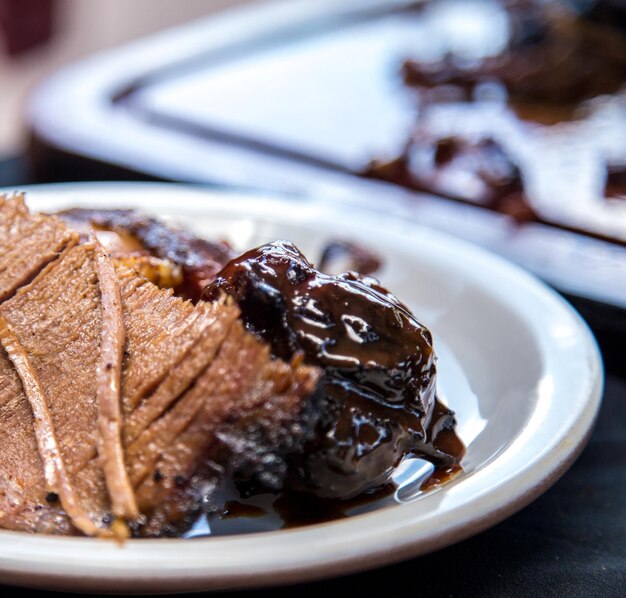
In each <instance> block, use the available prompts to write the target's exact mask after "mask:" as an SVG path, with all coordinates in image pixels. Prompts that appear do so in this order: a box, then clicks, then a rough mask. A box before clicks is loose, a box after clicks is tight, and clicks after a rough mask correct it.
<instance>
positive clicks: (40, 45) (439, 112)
mask: <svg viewBox="0 0 626 598" xmlns="http://www.w3.org/2000/svg"><path fill="white" fill-rule="evenodd" d="M0 81H1V82H2V93H1V94H0V119H1V121H0V122H1V126H0V184H2V185H5V186H13V187H16V186H20V185H24V184H28V183H46V182H67V181H69V182H71V181H87V180H92V181H94V180H95V181H99V180H159V181H174V182H191V183H200V184H206V185H210V186H213V187H226V188H245V189H249V190H251V191H258V190H261V191H265V192H267V191H269V192H272V193H279V194H288V195H291V196H294V197H297V196H307V195H308V196H324V197H326V198H329V199H332V200H334V201H338V202H339V201H341V202H348V203H355V204H358V205H360V206H364V207H367V208H368V209H371V210H381V211H385V212H393V213H397V214H398V215H399V216H401V217H403V218H409V219H411V220H414V221H415V222H420V223H423V224H426V225H428V226H432V227H434V228H437V229H439V230H443V231H445V232H448V233H451V234H453V235H457V236H460V237H463V238H465V239H467V240H469V241H472V242H474V243H477V244H479V245H482V246H483V247H486V248H487V249H490V250H492V251H495V252H497V253H499V254H501V255H504V256H505V257H508V258H509V259H511V260H513V261H515V262H517V263H519V264H521V265H522V266H523V267H525V268H527V269H529V270H531V271H532V272H534V273H535V274H537V275H538V276H540V277H541V278H543V279H544V280H546V281H547V282H548V283H550V284H551V285H553V286H554V287H555V288H557V289H558V290H560V291H562V292H563V293H565V294H567V295H568V296H569V297H573V298H574V300H576V301H578V303H577V305H578V306H579V308H580V309H581V310H583V312H584V313H585V314H587V315H589V317H590V318H592V317H594V316H593V314H595V313H596V312H597V311H598V306H601V307H600V308H599V309H600V311H602V310H604V309H605V308H610V309H615V310H618V312H620V313H621V312H623V311H624V310H626V3H625V2H623V1H622V0H431V1H428V0H343V1H342V2H336V1H334V0H316V1H313V0H272V1H267V0H187V1H185V2H183V3H176V4H173V3H171V2H168V1H166V0H134V1H133V2H122V1H121V0H109V1H107V2H106V3H103V2H99V3H95V2H84V1H81V0H0ZM605 328H607V330H608V333H609V334H614V333H615V330H616V329H617V330H618V332H619V334H626V324H624V320H621V319H620V320H619V321H618V322H617V323H615V322H611V324H610V325H608V326H605Z"/></svg>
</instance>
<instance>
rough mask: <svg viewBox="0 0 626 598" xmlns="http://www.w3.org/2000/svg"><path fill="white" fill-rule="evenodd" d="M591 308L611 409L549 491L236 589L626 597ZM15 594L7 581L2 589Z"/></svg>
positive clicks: (619, 420) (623, 493)
mask: <svg viewBox="0 0 626 598" xmlns="http://www.w3.org/2000/svg"><path fill="white" fill-rule="evenodd" d="M30 182H32V181H31V180H30V176H29V172H28V167H27V164H26V163H25V162H24V161H23V160H22V159H21V158H20V157H15V158H11V159H7V160H4V161H0V186H16V187H17V186H20V185H25V184H28V183H30ZM582 307H583V308H584V309H583V315H585V316H586V317H587V320H588V321H589V322H590V324H591V326H592V328H593V329H594V332H596V334H597V335H598V339H599V341H600V345H601V348H602V351H603V354H604V357H605V362H606V364H607V371H606V386H605V391H604V396H603V403H602V408H601V411H600V415H599V418H598V422H597V425H596V427H595V430H594V432H593V434H592V436H591V439H590V441H589V444H588V446H587V448H586V449H585V450H584V452H583V453H582V455H581V456H580V457H579V459H578V460H577V461H576V463H575V464H574V466H573V467H572V468H571V469H570V470H569V471H568V472H567V473H566V474H565V475H564V476H563V477H562V478H561V479H560V480H559V481H558V482H557V483H556V484H555V485H554V486H553V487H552V488H551V489H550V490H548V491H547V492H546V493H545V494H544V495H543V496H541V497H540V498H539V499H537V500H536V501H535V502H533V503H532V504H531V505H530V506H528V507H526V508H525V509H523V510H522V511H520V512H519V513H517V514H516V515H514V516H513V517H510V518H509V519H508V520H506V521H504V522H503V523H501V524H499V525H497V526H495V527H493V528H491V529H489V530H487V531H486V532H483V533H482V534H479V535H478V536H475V537H473V538H470V539H469V540H465V541H463V542H461V543H459V544H456V545H454V546H450V547H449V548H446V549H444V550H440V551H438V552H436V553H433V554H430V555H426V556H422V557H419V558H416V559H413V560H409V561H406V562H403V563H400V564H397V565H393V566H389V567H385V568H381V569H377V570H373V571H369V572H366V573H360V574H356V575H349V576H345V577H341V578H337V579H331V580H326V581H320V582H315V583H307V584H303V585H302V586H288V587H282V588H272V589H267V590H259V591H254V592H252V591H249V592H234V593H229V595H231V596H238V595H242V596H243V595H255V596H259V597H260V596H264V595H265V596H270V595H271V596H272V597H273V598H279V597H280V596H287V595H292V594H296V593H301V592H304V591H306V592H311V593H312V594H313V593H314V594H315V595H339V596H342V595H343V596H358V595H362V596H375V595H377V596H385V597H388V598H391V597H395V596H409V595H419V596H427V597H433V598H434V597H439V596H441V597H457V596H458V597H465V596H480V597H485V598H489V597H507V596H531V597H565V596H568V597H569V596H581V597H594V596H598V597H602V598H611V597H619V596H626V361H624V357H623V355H624V351H623V349H624V348H626V346H625V345H624V343H623V337H621V336H617V337H616V336H615V335H612V334H611V330H610V329H611V321H610V320H609V321H607V320H606V319H605V318H602V319H600V320H598V321H599V322H601V326H600V327H599V328H598V327H597V326H596V323H597V322H596V319H595V318H594V312H593V306H592V305H591V306H590V305H584V306H582ZM618 324H619V323H616V326H618ZM11 590H16V589H14V588H9V587H0V593H2V595H5V593H7V594H8V592H9V591H11ZM23 591H24V592H25V591H26V590H23ZM33 594H34V595H44V594H45V595H50V596H54V595H55V593H52V592H39V591H37V592H33Z"/></svg>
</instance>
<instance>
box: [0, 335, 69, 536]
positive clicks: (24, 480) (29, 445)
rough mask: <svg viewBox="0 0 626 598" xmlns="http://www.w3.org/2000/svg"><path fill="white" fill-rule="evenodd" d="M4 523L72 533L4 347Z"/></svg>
mask: <svg viewBox="0 0 626 598" xmlns="http://www.w3.org/2000/svg"><path fill="white" fill-rule="evenodd" d="M0 434H2V438H4V439H5V441H4V442H3V443H2V450H1V451H0V472H2V475H0V527H2V528H4V529H10V530H22V531H29V532H37V531H39V532H44V533H57V534H58V533H69V532H70V530H71V524H70V521H69V518H68V517H67V515H66V514H65V512H64V511H63V509H62V508H61V505H60V503H59V502H58V501H57V500H56V495H54V494H51V493H50V491H49V488H48V486H47V484H46V480H45V477H44V467H43V462H42V460H41V457H40V455H39V450H38V446H37V439H36V437H35V432H34V421H33V412H32V409H31V407H30V404H29V401H28V398H27V397H26V394H25V393H24V391H23V388H22V383H21V381H20V378H19V376H18V374H17V372H16V371H15V368H14V367H13V365H12V363H11V362H10V361H9V358H8V356H7V354H6V352H5V351H4V349H3V348H2V347H0Z"/></svg>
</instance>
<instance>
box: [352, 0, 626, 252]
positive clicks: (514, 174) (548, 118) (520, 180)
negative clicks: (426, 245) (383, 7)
mask: <svg viewBox="0 0 626 598" xmlns="http://www.w3.org/2000/svg"><path fill="white" fill-rule="evenodd" d="M472 6H473V7H474V8H482V9H483V10H481V11H478V12H479V13H480V14H483V13H484V14H483V21H484V22H483V21H481V23H482V24H483V25H484V26H485V27H486V25H485V23H487V24H489V23H491V24H492V25H493V26H492V27H489V28H488V29H485V30H484V35H485V36H486V37H490V36H491V37H493V39H492V40H491V41H492V42H493V43H491V45H490V44H484V45H485V48H487V47H490V48H491V50H486V49H485V48H482V46H481V48H482V49H481V51H484V53H483V54H480V52H478V50H475V51H476V52H478V54H480V55H474V54H472V52H471V51H470V50H468V49H467V46H468V44H469V42H467V43H466V44H465V45H464V43H462V41H463V40H461V42H459V43H457V42H458V40H455V39H447V38H446V37H445V35H443V37H441V36H440V37H438V35H437V34H436V33H435V34H433V39H432V40H431V45H432V46H433V47H434V48H435V51H434V52H433V53H432V55H430V54H428V53H426V54H425V55H415V56H411V55H409V56H406V58H405V59H404V61H402V63H398V64H397V65H396V66H397V69H398V71H400V72H401V77H402V80H403V82H404V92H401V93H404V95H405V96H406V97H409V98H411V99H412V101H413V103H414V105H415V112H416V117H415V124H414V126H413V127H412V128H411V130H410V131H408V132H407V137H406V142H405V143H404V146H403V147H402V148H401V149H400V150H399V151H396V152H395V153H394V154H390V155H381V156H378V157H375V158H374V159H373V160H372V161H371V163H370V164H369V165H368V166H367V167H366V168H365V169H364V170H363V172H362V173H361V174H363V175H365V176H367V177H373V178H377V179H382V180H385V181H388V182H391V183H395V184H398V185H401V186H403V187H408V188H411V189H415V190H417V191H424V192H427V193H431V194H434V195H437V196H439V197H443V198H447V199H452V200H455V201H460V202H465V203H469V204H472V205H475V206H480V207H483V208H487V209H490V210H494V211H496V212H500V213H503V214H506V215H508V216H512V217H513V218H514V219H515V220H516V221H518V222H520V223H525V222H538V223H542V224H547V225H550V226H554V227H557V228H560V229H563V230H570V231H574V232H577V233H580V234H583V235H590V236H594V237H598V238H601V239H604V240H609V241H612V242H618V243H620V244H623V243H624V242H625V241H626V236H624V234H623V231H622V230H621V229H620V228H619V227H616V226H614V223H615V221H616V218H619V219H621V215H620V216H618V215H616V212H617V210H612V209H611V208H614V207H615V204H614V202H613V203H612V204H611V202H610V201H608V202H607V201H605V200H607V199H608V200H619V199H622V198H623V197H625V196H626V183H625V182H624V177H623V176H621V175H620V173H623V172H624V164H625V163H626V132H625V130H624V128H623V123H624V119H625V115H626V26H625V25H624V23H625V22H626V9H625V8H624V5H623V3H621V2H619V1H616V0H589V1H588V2H587V1H585V2H578V1H576V0H499V1H496V0H483V1H480V0H476V1H474V2H471V3H465V2H463V1H462V0H456V1H455V0H443V1H441V2H432V1H431V2H426V3H423V4H420V5H419V7H418V8H417V11H419V15H421V18H423V19H425V20H426V22H430V21H429V19H434V22H435V23H436V22H439V21H441V20H442V19H444V18H448V19H449V20H453V21H455V22H457V21H459V20H460V19H462V18H463V15H465V16H466V17H467V12H466V11H468V10H471V7H472ZM464 11H465V12H464ZM469 29H471V27H469V25H468V30H469ZM500 34H502V35H503V36H504V37H503V40H501V42H498V43H496V41H494V40H496V38H497V39H498V40H499V37H498V36H499V35H500ZM459 35H460V36H461V37H463V35H464V34H463V33H460V34H459ZM464 39H465V38H464ZM467 39H472V35H471V32H469V33H468V34H467ZM466 41H467V40H466ZM483 41H484V40H483ZM498 44H499V45H498ZM439 46H442V47H443V48H444V49H443V50H442V49H441V48H439V50H437V48H438V47H439ZM497 48H499V49H497ZM438 52H439V54H438ZM429 56H431V58H429ZM435 57H436V58H435ZM605 181H606V184H605Z"/></svg>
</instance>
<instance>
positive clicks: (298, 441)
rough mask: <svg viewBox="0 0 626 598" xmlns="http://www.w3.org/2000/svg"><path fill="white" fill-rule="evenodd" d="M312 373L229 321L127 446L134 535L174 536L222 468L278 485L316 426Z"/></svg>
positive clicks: (207, 495) (206, 495) (314, 377)
mask: <svg viewBox="0 0 626 598" xmlns="http://www.w3.org/2000/svg"><path fill="white" fill-rule="evenodd" d="M229 309H230V310H231V311H234V312H235V313H238V312H237V310H236V309H235V308H234V307H229ZM318 379H319V373H318V371H317V370H316V369H315V368H309V367H305V366H302V365H299V364H297V363H294V364H292V365H291V366H290V365H288V364H286V363H284V362H282V361H278V360H273V359H271V357H270V354H269V348H268V347H267V345H265V344H262V343H261V342H260V341H258V340H257V339H256V338H255V337H253V336H252V335H250V334H249V333H247V332H246V331H245V330H244V328H243V326H242V324H241V322H240V321H239V320H235V321H233V322H232V324H231V326H230V328H229V330H228V334H227V336H226V338H225V339H224V340H223V342H222V344H221V346H220V348H219V351H218V352H217V354H216V356H215V358H214V359H213V361H212V363H211V365H210V366H209V367H208V368H207V369H206V370H205V371H204V373H203V374H202V375H201V376H200V377H199V378H198V379H197V380H196V382H195V384H194V386H193V387H192V388H190V389H189V391H188V392H187V393H185V394H184V396H183V397H181V399H180V400H179V401H178V402H177V403H176V405H175V406H174V408H173V409H171V410H169V411H168V412H166V413H165V414H164V415H163V416H162V417H161V418H159V419H158V420H157V421H155V422H153V424H152V425H151V426H150V427H149V428H148V429H146V430H145V431H144V432H143V434H142V435H141V436H139V438H138V439H137V440H136V441H135V442H134V443H133V444H132V445H130V446H129V447H128V453H127V454H128V458H129V463H130V464H131V468H132V474H131V479H132V480H133V483H134V484H135V487H136V490H137V501H138V504H139V505H140V508H141V510H142V512H143V513H145V514H147V515H148V520H147V522H146V525H145V526H144V527H143V528H142V529H141V530H140V533H141V534H142V535H164V534H165V535H167V534H175V533H176V532H177V530H179V529H180V526H181V523H182V525H183V526H184V525H186V524H187V523H188V522H189V521H188V519H187V517H188V516H189V515H190V514H194V513H197V511H198V510H199V509H200V508H202V506H203V504H204V503H205V502H206V501H207V499H210V497H211V496H210V493H211V491H212V483H215V481H216V480H219V478H220V477H221V474H222V473H223V472H224V470H225V469H226V470H227V471H228V472H229V473H234V474H235V475H237V474H239V476H242V475H243V476H244V477H245V479H246V480H248V481H251V480H253V479H255V478H259V479H260V481H262V482H263V483H264V485H265V486H270V485H271V483H272V482H273V483H274V484H275V486H276V487H280V485H281V484H282V482H283V480H284V477H285V476H286V474H287V461H286V458H287V457H288V456H290V455H292V454H294V453H297V452H298V450H301V449H302V445H303V444H304V442H305V441H306V440H307V438H309V436H310V434H311V433H312V430H313V428H314V425H313V423H314V421H315V418H316V413H317V410H316V408H315V407H316V405H315V399H314V397H315V395H314V391H315V389H316V387H317V383H318ZM137 465H141V466H142V467H137Z"/></svg>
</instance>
